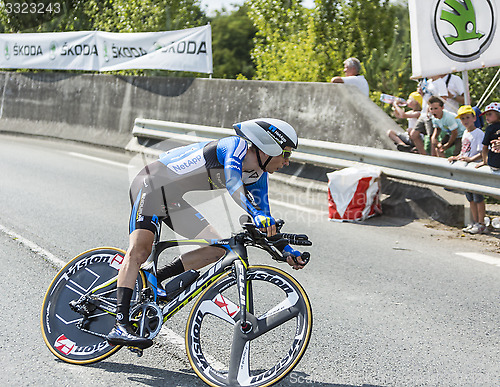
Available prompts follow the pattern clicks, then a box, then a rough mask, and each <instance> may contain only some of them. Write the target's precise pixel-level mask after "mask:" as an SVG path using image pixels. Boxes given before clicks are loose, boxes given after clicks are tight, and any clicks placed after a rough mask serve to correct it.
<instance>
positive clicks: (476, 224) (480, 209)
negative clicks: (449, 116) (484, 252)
mask: <svg viewBox="0 0 500 387" xmlns="http://www.w3.org/2000/svg"><path fill="white" fill-rule="evenodd" d="M456 118H459V119H460V121H461V122H462V124H463V126H465V129H467V130H466V131H465V132H464V134H463V136H462V149H461V151H460V154H459V155H457V156H451V157H449V158H448V160H449V161H450V162H454V161H465V162H466V163H471V162H476V161H480V160H481V159H482V154H481V151H482V149H483V139H484V132H483V131H482V130H481V129H478V128H476V126H475V121H476V112H475V111H474V109H473V108H472V107H471V106H470V105H464V106H460V108H459V109H458V112H457V116H456ZM465 197H466V198H467V200H468V201H469V203H470V212H471V217H472V224H470V225H468V226H467V227H465V228H464V229H462V230H463V231H464V232H468V233H471V234H484V233H485V232H486V231H487V228H486V226H485V224H484V216H485V213H486V207H485V204H484V197H483V195H479V194H476V193H471V192H466V193H465Z"/></svg>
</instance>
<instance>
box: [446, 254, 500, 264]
mask: <svg viewBox="0 0 500 387" xmlns="http://www.w3.org/2000/svg"><path fill="white" fill-rule="evenodd" d="M455 254H456V255H460V256H461V257H465V258H469V259H473V260H475V261H479V262H483V263H488V264H490V265H493V266H497V267H500V258H496V257H492V256H490V255H486V254H480V253H455Z"/></svg>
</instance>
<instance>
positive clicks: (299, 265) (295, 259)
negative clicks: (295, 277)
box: [283, 245, 307, 270]
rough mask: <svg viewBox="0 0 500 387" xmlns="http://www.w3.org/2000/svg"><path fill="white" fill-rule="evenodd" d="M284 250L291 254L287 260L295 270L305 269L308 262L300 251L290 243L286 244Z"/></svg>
mask: <svg viewBox="0 0 500 387" xmlns="http://www.w3.org/2000/svg"><path fill="white" fill-rule="evenodd" d="M283 252H284V253H288V254H289V255H288V257H287V259H286V261H287V263H288V264H289V265H290V266H292V267H293V269H294V270H300V269H303V268H304V266H305V265H306V264H307V261H304V260H303V259H302V256H301V255H302V254H301V253H300V251H298V250H295V249H293V248H292V247H291V246H290V245H286V246H285V248H284V249H283Z"/></svg>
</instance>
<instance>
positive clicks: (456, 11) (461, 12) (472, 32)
mask: <svg viewBox="0 0 500 387" xmlns="http://www.w3.org/2000/svg"><path fill="white" fill-rule="evenodd" d="M444 3H445V4H446V5H448V6H449V7H450V8H453V12H449V11H445V10H443V11H442V12H441V20H444V21H446V22H448V23H451V25H452V26H453V27H454V28H455V30H456V33H457V35H456V36H451V35H448V36H446V37H444V39H445V40H446V43H448V45H452V44H453V43H455V42H462V41H465V40H472V39H481V38H482V37H483V36H484V34H482V33H480V32H478V31H476V13H475V11H474V6H473V5H472V1H471V0H463V1H459V0H446V1H445V2H444Z"/></svg>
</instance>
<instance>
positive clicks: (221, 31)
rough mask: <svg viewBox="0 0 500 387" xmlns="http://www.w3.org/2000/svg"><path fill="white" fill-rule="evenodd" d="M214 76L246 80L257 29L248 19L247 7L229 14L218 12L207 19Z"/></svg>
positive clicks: (250, 72) (251, 68)
mask: <svg viewBox="0 0 500 387" xmlns="http://www.w3.org/2000/svg"><path fill="white" fill-rule="evenodd" d="M211 25H212V51H213V64H214V77H216V78H236V77H237V76H242V77H244V78H247V79H250V78H252V77H253V76H254V74H255V66H254V64H253V62H252V58H251V56H250V53H251V51H252V50H253V47H254V44H253V39H254V37H255V33H256V32H257V29H256V28H255V26H254V25H253V23H252V21H251V20H250V18H249V17H248V7H247V6H242V7H240V8H239V9H238V10H236V11H234V12H232V13H231V14H229V15H228V14H224V13H218V14H217V16H215V17H214V18H213V19H212V20H211Z"/></svg>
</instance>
